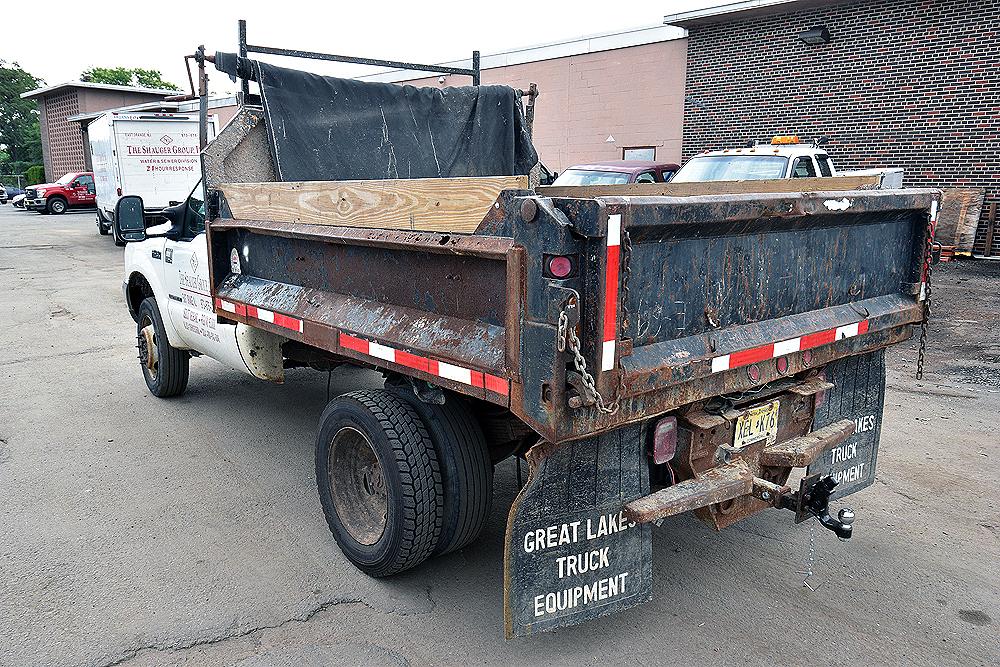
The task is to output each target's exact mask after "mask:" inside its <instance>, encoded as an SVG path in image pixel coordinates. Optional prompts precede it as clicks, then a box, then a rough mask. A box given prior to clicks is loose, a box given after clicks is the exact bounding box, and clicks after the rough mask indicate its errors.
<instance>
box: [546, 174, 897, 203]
mask: <svg viewBox="0 0 1000 667" xmlns="http://www.w3.org/2000/svg"><path fill="white" fill-rule="evenodd" d="M879 178H880V177H879V176H833V177H827V178H783V179H778V180H768V181H714V182H709V183H627V184H625V185H545V186H542V187H539V188H538V189H537V192H538V194H539V195H542V196H543V197H582V198H586V197H659V196H667V197H695V196H699V195H732V194H753V193H757V192H829V191H840V190H868V189H871V188H876V187H878V185H879Z"/></svg>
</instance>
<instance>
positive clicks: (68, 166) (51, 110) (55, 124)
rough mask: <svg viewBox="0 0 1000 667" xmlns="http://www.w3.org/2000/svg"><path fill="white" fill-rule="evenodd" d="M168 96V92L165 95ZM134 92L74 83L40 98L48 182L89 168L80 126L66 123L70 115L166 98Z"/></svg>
mask: <svg viewBox="0 0 1000 667" xmlns="http://www.w3.org/2000/svg"><path fill="white" fill-rule="evenodd" d="M164 94H165V93H164ZM164 94H161V93H150V92H146V91H142V90H135V89H100V88H88V87H84V86H82V85H81V86H77V85H73V84H69V85H64V86H56V87H54V89H53V90H52V91H51V92H46V91H42V92H41V93H40V94H39V95H38V96H37V101H38V109H39V125H40V130H41V135H42V160H43V162H44V164H45V180H47V181H49V182H52V181H55V180H56V179H58V178H60V177H62V176H63V175H64V174H66V173H68V172H71V171H84V170H86V169H90V151H89V148H87V147H86V146H85V136H84V134H83V133H82V132H81V130H80V124H79V123H76V122H70V121H68V120H66V119H67V118H68V117H70V116H75V115H77V114H80V113H89V112H93V111H103V110H104V109H116V108H118V107H123V106H127V105H130V104H141V103H143V102H155V101H157V100H160V99H162V98H163V97H164Z"/></svg>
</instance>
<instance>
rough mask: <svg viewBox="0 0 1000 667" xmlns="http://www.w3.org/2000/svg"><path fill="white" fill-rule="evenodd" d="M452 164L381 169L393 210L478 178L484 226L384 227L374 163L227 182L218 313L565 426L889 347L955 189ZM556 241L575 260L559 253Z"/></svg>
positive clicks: (606, 422) (214, 232) (213, 202)
mask: <svg viewBox="0 0 1000 667" xmlns="http://www.w3.org/2000/svg"><path fill="white" fill-rule="evenodd" d="M441 180H446V181H449V182H448V183H438V184H435V186H434V187H444V186H447V193H448V194H446V195H438V196H437V199H435V194H434V193H435V192H437V191H436V190H435V191H434V192H431V191H430V190H428V191H427V192H425V193H419V192H418V193H417V194H412V193H411V194H410V195H408V196H407V197H406V198H402V197H398V198H395V199H394V198H393V196H392V192H391V190H392V185H391V183H390V184H388V185H387V182H379V184H378V186H377V187H378V189H379V193H380V194H379V195H378V197H377V200H378V201H379V202H380V203H379V205H378V213H377V215H378V216H380V217H379V220H381V221H382V222H381V223H380V224H382V225H385V226H396V227H407V226H410V227H414V226H417V224H418V223H419V224H420V225H422V226H423V227H422V228H424V229H426V228H427V225H431V226H433V220H434V211H435V210H436V209H437V207H440V206H444V207H445V208H448V207H451V209H454V208H455V206H456V203H455V202H456V201H460V200H461V198H462V196H463V195H462V194H461V193H462V192H463V190H464V188H465V186H467V188H468V189H469V191H470V192H471V191H475V192H479V194H478V195H477V196H476V197H473V198H471V199H470V200H469V206H470V207H472V206H481V207H482V208H481V211H480V212H481V214H482V219H481V221H480V223H479V224H478V225H477V226H476V228H475V230H474V231H472V232H461V233H459V232H454V231H415V230H412V229H407V228H403V229H400V228H395V229H386V228H368V227H366V226H365V222H364V220H368V219H370V218H371V216H372V215H375V213H374V212H367V213H366V210H367V209H366V208H365V202H366V201H368V202H369V203H370V202H371V201H372V200H371V198H370V197H369V198H368V199H366V197H368V194H366V190H365V186H364V182H361V183H360V185H359V184H355V185H354V186H352V188H344V187H342V186H339V185H338V184H337V183H329V184H325V185H324V184H319V183H308V184H288V183H282V184H266V183H263V184H259V185H258V186H255V187H256V190H254V192H255V194H254V197H253V198H252V200H246V199H245V198H242V199H241V201H240V202H236V201H235V199H236V197H237V195H236V194H233V193H235V192H236V190H234V189H230V190H229V192H227V186H226V185H224V184H222V183H219V184H217V185H216V186H214V187H213V185H212V183H211V181H210V182H209V185H210V194H209V216H210V218H214V219H211V221H210V224H209V247H210V252H211V270H212V288H213V294H214V296H215V297H216V312H217V314H218V315H219V316H220V317H223V318H226V319H229V320H238V321H244V322H246V323H248V324H251V325H253V326H256V327H260V328H263V329H266V330H268V331H271V332H273V333H276V334H279V335H281V336H283V337H285V338H287V339H289V340H291V341H299V342H301V343H304V344H306V345H308V346H312V347H313V348H318V349H319V350H322V351H325V352H326V353H329V354H331V355H335V358H337V359H341V360H347V361H349V362H352V363H358V364H364V365H368V366H372V367H375V368H379V369H384V370H387V371H392V372H397V373H400V374H404V375H408V376H411V377H414V378H418V379H420V380H426V381H427V382H430V383H433V384H435V385H438V386H442V387H445V388H447V389H451V390H454V391H457V392H460V393H463V394H466V395H468V396H472V397H475V398H479V399H483V400H485V401H489V402H491V403H493V404H496V405H499V406H503V407H507V408H509V409H510V411H511V412H512V413H513V414H514V415H516V416H517V417H518V418H519V419H520V420H522V421H523V422H524V423H526V424H527V425H528V426H529V427H530V428H531V429H533V430H534V431H535V432H537V433H538V434H539V435H541V436H542V437H544V438H545V439H546V440H549V441H550V442H562V441H567V440H574V439H578V438H581V437H584V436H588V435H593V434H595V433H599V432H604V431H608V430H610V429H613V428H616V427H618V426H621V425H623V424H627V423H632V422H636V421H639V420H642V419H646V418H649V417H652V416H654V415H657V414H663V413H665V412H668V411H670V410H672V409H675V408H677V407H679V406H682V405H686V404H689V403H692V402H694V401H698V400H701V399H705V398H709V397H712V396H718V395H721V394H726V393H732V392H740V391H743V390H749V389H752V388H754V387H756V386H760V385H763V384H765V383H768V382H771V381H774V380H776V379H778V378H780V377H781V376H782V375H793V374H796V373H799V372H800V371H802V370H806V369H808V368H809V367H810V366H821V365H823V364H826V363H828V362H830V361H832V360H835V359H838V358H842V357H846V356H850V355H858V354H862V353H864V352H867V351H871V350H875V349H878V348H882V347H885V346H887V345H889V344H892V343H894V342H898V341H900V340H903V339H905V338H907V337H908V336H909V335H910V329H911V325H912V324H913V323H915V322H918V321H920V320H921V317H922V306H921V304H920V298H921V271H922V261H923V256H924V252H923V248H924V243H925V234H926V232H927V229H928V226H929V221H930V219H931V217H932V216H933V214H934V211H936V207H937V203H936V201H937V198H938V196H939V194H938V193H937V191H932V190H895V191H880V190H865V191H846V192H845V191H829V192H786V193H781V192H777V193H774V192H772V193H767V194H707V195H698V196H690V197H679V196H614V195H603V194H600V195H597V196H590V197H584V198H576V197H568V196H551V197H550V196H544V195H542V194H539V193H538V192H535V191H533V190H529V189H526V188H520V187H518V188H513V189H501V190H499V191H498V193H497V194H496V195H495V198H494V197H493V196H492V195H490V196H489V198H488V201H487V203H486V205H485V206H483V205H482V197H483V195H482V192H483V187H481V185H482V184H480V183H478V181H479V179H441ZM463 181H465V183H464V184H463V183H462V182H463ZM789 184H790V185H791V184H792V182H791V181H790V182H789ZM269 185H274V186H275V187H279V186H280V188H283V189H284V190H283V192H284V193H285V194H283V195H280V196H279V194H276V193H271V194H269V193H268V186H269ZM296 188H300V189H301V190H303V191H308V192H310V193H312V194H311V195H310V197H309V199H308V203H307V204H303V208H302V214H301V215H299V214H298V213H296V210H295V209H294V207H292V208H291V209H289V207H288V206H287V205H284V204H283V205H282V206H281V207H277V206H269V202H276V201H279V200H281V201H286V200H287V195H288V192H289V191H292V192H294V191H296ZM317 192H318V193H319V194H318V195H317ZM324 192H325V193H326V195H324V194H323V193H324ZM427 193H430V194H427ZM423 194H427V196H426V197H424V198H423V199H421V196H422V195H423ZM282 197H285V199H281V198H282ZM456 198H457V199H456ZM230 199H232V200H233V201H230ZM442 202H444V203H442ZM286 203H287V201H286ZM396 207H400V209H401V210H403V213H402V214H400V215H398V216H393V215H392V211H393V210H395V208H396ZM477 210H479V209H477ZM237 211H238V212H239V215H237V213H236V212H237ZM324 211H326V212H327V213H328V215H327V214H325V213H324ZM352 211H353V213H352ZM477 215H478V214H477ZM324 216H325V217H324ZM304 219H308V220H309V222H303V221H302V220H304ZM342 221H346V222H348V223H351V224H349V225H348V224H340V223H341V222H342ZM322 222H326V223H327V224H322ZM557 256H558V257H566V258H568V259H569V260H570V267H571V268H570V271H569V274H568V275H567V276H566V277H563V278H557V277H555V276H554V275H553V274H552V272H551V270H550V260H551V258H553V257H557ZM563 266H564V267H565V265H563ZM569 331H573V332H575V334H576V338H577V339H578V341H579V355H575V354H573V352H572V349H571V348H572V344H570V346H569V348H566V346H565V345H564V344H563V342H562V341H565V340H566V339H567V337H568V338H569V339H570V340H571V341H572V339H573V338H574V337H573V336H567V333H568V332H569ZM778 358H782V359H784V363H783V365H782V366H781V369H780V370H779V365H778V364H777V363H776V360H777V359H778ZM750 367H752V368H753V372H749V369H750ZM591 377H592V378H593V382H594V387H593V388H591V387H590V386H589V381H590V378H591ZM592 389H593V390H592ZM602 408H603V409H602Z"/></svg>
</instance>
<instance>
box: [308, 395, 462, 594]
mask: <svg viewBox="0 0 1000 667" xmlns="http://www.w3.org/2000/svg"><path fill="white" fill-rule="evenodd" d="M316 484H317V486H318V488H319V497H320V501H321V503H322V505H323V513H324V514H325V515H326V521H327V524H329V526H330V531H331V532H332V533H333V537H334V539H336V540H337V544H338V545H339V546H340V549H341V551H343V552H344V555H345V556H347V558H348V560H350V561H351V562H352V563H354V565H355V566H356V567H357V568H358V569H359V570H361V571H362V572H364V573H366V574H368V575H370V576H373V577H387V576H390V575H393V574H397V573H399V572H402V571H404V570H408V569H410V568H412V567H416V566H417V565H419V564H420V563H422V562H424V561H425V560H427V558H428V557H430V555H431V553H432V552H433V551H434V547H435V546H437V543H438V540H439V538H440V535H441V522H442V510H443V505H442V502H441V493H442V489H441V472H440V470H439V468H438V460H437V456H436V454H435V452H434V443H433V442H432V441H431V438H430V435H429V434H428V433H427V429H426V428H424V425H423V423H422V422H421V420H420V417H419V416H418V415H417V413H416V412H414V411H413V408H411V407H410V406H409V404H407V403H406V402H405V401H403V400H401V399H400V398H399V397H398V396H395V395H393V394H391V393H389V392H387V391H377V390H368V391H355V392H351V393H349V394H344V395H343V396H339V397H337V398H335V399H333V400H332V401H330V404H329V405H327V407H326V410H324V411H323V416H322V418H321V419H320V429H319V435H318V436H317V440H316Z"/></svg>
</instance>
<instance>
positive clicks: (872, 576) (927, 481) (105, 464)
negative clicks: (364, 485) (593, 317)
mask: <svg viewBox="0 0 1000 667" xmlns="http://www.w3.org/2000/svg"><path fill="white" fill-rule="evenodd" d="M935 278H936V280H935V288H934V292H933V294H934V297H935V314H936V320H935V323H934V325H933V326H932V328H931V337H930V354H929V360H928V373H927V375H926V377H925V379H924V381H923V382H916V381H914V380H913V371H914V367H915V356H916V354H915V350H916V341H915V340H913V341H910V342H908V343H907V344H904V345H901V346H898V347H897V348H895V349H893V350H891V351H890V352H889V355H888V359H889V367H890V371H889V375H890V379H889V389H888V393H887V399H886V411H885V417H884V423H883V429H882V445H881V450H880V455H879V467H878V476H877V480H876V483H875V484H874V485H873V486H872V487H870V488H868V489H866V490H864V491H862V492H860V493H858V494H856V495H854V496H852V497H851V504H852V505H853V507H854V509H855V510H856V512H857V515H858V519H857V522H856V524H855V526H856V531H855V537H854V539H852V540H851V541H850V542H849V543H842V542H840V541H838V540H837V539H836V538H835V537H834V536H833V534H832V533H829V532H827V531H825V530H821V529H811V528H810V525H809V524H803V525H799V526H796V525H794V524H793V522H792V520H791V518H792V515H791V513H788V512H778V511H771V512H765V513H763V514H761V515H757V516H755V517H753V518H751V519H749V520H747V521H745V522H743V523H741V524H739V525H737V526H735V527H733V528H730V529H728V530H726V531H724V532H722V533H715V532H713V531H712V530H710V529H709V528H708V527H706V526H705V525H703V524H701V523H700V522H698V521H697V520H696V519H694V518H693V517H690V516H681V517H676V518H673V519H670V520H667V521H666V522H664V524H663V525H662V526H661V527H660V528H657V529H655V531H654V539H655V546H654V559H655V563H654V600H653V602H651V603H649V604H647V605H644V606H640V607H638V608H636V609H633V610H630V611H628V612H626V613H623V614H619V615H617V616H614V617H609V618H605V619H601V620H598V621H594V622H591V623H588V624H586V625H583V626H579V627H575V628H569V629H566V630H562V631H559V632H556V633H551V634H545V635H540V636H535V637H531V638H528V639H520V640H516V641H510V642H508V641H505V640H504V639H503V632H502V625H503V617H502V609H501V599H502V575H501V559H502V555H503V546H502V540H503V531H504V525H505V519H506V511H507V509H508V508H509V506H510V503H511V501H512V499H513V497H514V494H515V490H516V483H515V475H514V469H513V467H512V466H511V465H509V462H508V463H505V464H503V465H501V466H500V467H499V468H498V471H497V482H496V483H497V492H496V499H495V505H494V514H493V517H492V520H491V521H490V523H489V525H488V527H487V530H486V531H485V533H484V534H483V536H482V537H481V539H479V540H478V541H477V542H476V543H474V544H473V545H471V546H470V547H468V548H466V549H464V550H462V551H460V552H458V553H454V554H450V555H448V556H446V557H442V558H437V559H434V560H432V561H429V562H427V563H425V564H424V565H422V566H421V567H419V568H417V569H416V570H414V571H411V572H407V573H405V574H403V575H401V576H397V577H394V578H391V579H386V580H374V579H369V578H368V577H366V576H364V575H362V574H361V573H360V572H358V571H357V570H356V569H355V568H354V567H353V566H351V565H350V563H348V562H347V561H346V559H345V558H344V557H343V556H342V555H341V553H340V551H339V550H338V549H337V546H336V544H335V543H334V541H333V538H332V537H331V535H330V533H329V531H328V529H327V526H326V522H325V521H324V519H323V514H322V511H321V509H320V504H319V500H318V498H317V495H316V490H315V480H314V476H313V440H314V437H315V431H316V427H317V422H318V418H319V415H320V413H321V411H322V409H323V407H324V405H325V403H326V390H327V377H326V375H325V374H319V373H316V372H313V371H310V370H304V369H300V370H293V371H290V372H289V374H288V379H287V382H286V383H285V384H284V385H271V384H267V383H264V382H261V381H258V380H254V379H252V378H249V377H248V376H245V375H241V374H238V373H235V372H232V371H230V370H228V369H226V368H223V367H222V366H221V365H219V364H218V363H217V362H215V361H213V360H210V359H205V358H201V359H195V360H193V361H192V363H191V381H190V384H189V389H188V391H187V393H186V394H185V395H184V396H182V397H180V398H177V399H172V400H159V399H155V398H153V397H151V396H150V395H149V393H148V392H147V391H146V387H145V385H144V384H143V381H142V377H141V375H140V372H139V366H138V362H137V361H136V355H135V349H134V347H135V325H134V323H133V322H132V320H131V318H130V317H129V315H128V312H127V310H126V308H125V305H124V303H123V301H122V295H121V281H122V251H121V249H120V248H116V247H115V246H114V244H113V243H112V242H111V239H110V238H109V237H106V236H100V235H98V233H97V228H96V225H95V222H94V213H93V212H92V211H88V212H80V213H68V214H66V215H63V216H41V215H37V214H34V213H27V212H22V211H16V210H14V209H13V208H12V207H11V206H10V205H5V206H0V322H2V326H0V665H2V666H3V667H15V666H17V667H21V666H29V665H39V666H52V665H85V666H105V665H128V666H129V667H138V666H140V665H241V666H243V667H251V666H252V667H263V666H269V665H280V666H284V665H288V666H291V665H305V666H319V665H368V664H374V665H453V664H456V665H458V664H461V665H465V664H530V665H535V664H547V665H563V664H565V665H582V664H599V665H607V664H647V665H651V664H662V665H672V664H677V665H699V666H713V665H775V664H781V665H810V666H818V665H854V664H863V665H963V666H964V665H996V664H1000V557H998V556H1000V500H998V499H1000V428H998V427H997V418H998V415H1000V335H998V333H1000V289H998V287H1000V262H996V263H991V262H962V263H953V264H948V265H941V266H939V267H938V269H937V270H936V272H935ZM380 384H381V378H380V377H379V376H378V375H376V374H374V373H372V372H368V371H362V370H346V371H341V372H335V373H334V374H333V378H332V392H333V393H334V394H338V393H341V392H344V391H349V390H352V389H356V388H360V387H373V386H379V385H380ZM809 571H811V572H812V575H811V576H808V579H807V580H806V581H805V582H804V579H806V575H805V574H803V573H804V572H809Z"/></svg>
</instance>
